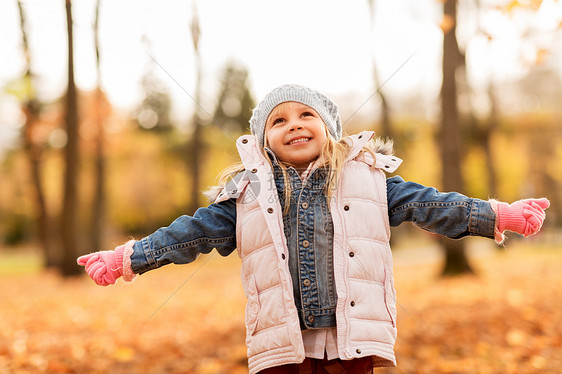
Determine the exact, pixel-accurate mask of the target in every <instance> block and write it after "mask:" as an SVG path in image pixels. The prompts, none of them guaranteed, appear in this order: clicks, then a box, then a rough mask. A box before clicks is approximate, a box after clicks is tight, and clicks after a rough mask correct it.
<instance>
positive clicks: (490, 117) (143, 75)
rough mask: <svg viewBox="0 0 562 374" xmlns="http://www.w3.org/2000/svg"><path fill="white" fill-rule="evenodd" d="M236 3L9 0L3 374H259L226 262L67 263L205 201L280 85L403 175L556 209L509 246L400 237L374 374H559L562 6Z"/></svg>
mask: <svg viewBox="0 0 562 374" xmlns="http://www.w3.org/2000/svg"><path fill="white" fill-rule="evenodd" d="M232 3H236V4H237V5H236V7H234V5H229V4H230V3H229V4H226V2H222V1H219V0H216V1H209V2H202V1H201V2H196V1H195V0H192V1H186V2H180V1H175V2H174V1H163V2H160V3H159V2H152V1H149V0H146V1H144V2H141V1H139V2H130V1H129V2H127V1H114V2H106V1H101V0H89V1H83V2H71V1H70V0H66V1H63V0H51V1H39V0H37V1H33V0H27V1H23V0H3V1H2V2H0V8H1V10H0V14H1V15H0V20H1V23H2V26H1V27H0V40H3V43H2V44H3V45H4V46H5V49H4V51H3V52H2V60H3V61H4V62H2V63H0V284H1V286H0V374H4V373H109V372H111V373H245V372H247V366H246V352H245V346H244V338H245V332H244V302H245V299H244V295H243V292H242V287H241V285H240V281H239V265H240V264H239V260H238V258H237V257H236V255H235V254H233V255H231V256H228V257H226V258H222V257H220V256H219V255H217V254H215V253H213V252H212V253H211V254H208V255H202V256H201V257H200V258H199V259H198V260H197V261H195V262H194V263H192V264H189V265H184V266H174V265H170V266H167V267H166V268H165V269H160V270H157V271H153V272H149V273H147V274H144V275H142V276H140V277H138V278H137V279H136V280H135V281H134V282H133V283H132V284H124V283H123V282H122V281H119V282H118V284H117V285H116V286H111V287H107V288H103V287H98V286H95V285H94V284H93V282H91V280H90V279H89V278H87V277H86V276H85V273H84V272H83V269H82V268H80V267H78V266H77V265H76V262H75V261H76V257H78V256H79V255H81V254H84V253H88V252H91V251H96V250H109V249H112V248H113V247H115V246H116V245H119V244H122V243H123V242H125V241H126V240H128V239H129V238H130V237H134V238H137V239H139V238H141V237H143V236H145V235H148V234H150V233H151V232H153V231H154V230H156V229H157V228H158V227H161V226H166V225H168V224H169V223H170V222H171V221H172V220H174V219H175V218H176V217H177V216H179V215H182V214H192V213H193V212H194V211H195V210H196V208H197V207H199V206H204V205H205V204H207V202H206V201H205V198H204V197H203V195H202V194H201V191H202V190H205V189H206V188H208V187H209V186H212V185H213V184H214V183H216V176H217V175H218V173H219V172H220V171H221V170H222V169H223V168H224V167H226V166H228V165H229V164H231V163H233V162H235V161H236V160H237V153H236V149H235V145H234V140H235V139H236V138H237V137H238V136H239V135H241V134H244V133H248V120H249V117H250V115H251V108H252V107H253V106H254V105H255V103H256V101H257V100H259V99H260V98H261V97H263V95H264V94H265V93H266V92H267V91H268V90H269V89H271V88H273V87H275V86H277V85H279V84H283V83H299V84H305V85H309V86H312V87H314V88H317V89H319V90H321V91H323V92H325V93H326V94H328V95H329V96H330V97H333V98H334V100H335V101H336V102H338V104H339V105H340V109H341V113H342V119H343V121H344V130H345V131H346V132H347V133H354V132H355V131H360V130H364V129H371V130H375V131H376V132H377V133H378V134H379V135H381V136H386V137H390V138H392V139H394V140H395V144H396V154H397V155H398V156H399V157H401V158H402V159H403V160H404V164H403V166H401V168H400V169H399V170H398V172H399V174H400V175H401V176H402V177H404V178H405V179H406V180H412V181H416V182H419V183H422V184H425V185H432V186H436V187H438V188H439V189H440V190H443V191H459V192H463V193H465V194H467V195H470V196H473V197H477V198H481V199H488V198H491V197H493V198H497V199H499V200H502V201H508V202H512V201H515V200H517V199H521V198H526V197H542V196H546V197H548V198H549V199H550V202H551V207H550V208H549V209H548V211H547V220H546V222H545V225H544V227H543V230H542V231H541V233H540V234H538V235H536V236H534V237H532V238H529V239H523V238H521V237H519V236H518V235H515V234H513V233H512V234H511V235H508V240H507V243H506V245H505V246H504V247H498V246H496V245H495V244H494V243H493V242H492V241H490V240H485V239H481V238H480V239H479V238H468V239H466V240H462V241H451V240H443V239H439V238H437V237H434V236H433V235H430V234H428V233H425V232H422V231H421V230H419V229H417V228H415V227H414V226H413V225H410V224H404V225H402V226H401V227H399V228H397V229H393V238H392V240H393V252H394V256H395V264H394V266H395V278H396V288H397V292H398V304H399V307H398V313H399V318H398V319H399V322H398V331H399V334H398V342H397V345H396V354H397V359H398V367H397V368H391V369H377V370H376V371H375V372H377V373H560V372H562V289H561V288H562V271H561V268H562V230H561V229H562V200H561V199H562V192H561V186H562V121H561V119H562V105H561V103H562V69H561V67H562V54H561V53H562V2H560V1H559V0H551V1H546V0H545V1H539V0H520V1H511V0H504V1H500V0H496V1H493V0H480V1H478V0H467V1H458V2H455V1H454V0H442V1H437V0H424V1H421V0H419V1H418V0H401V1H393V2H392V4H393V5H392V6H390V5H388V4H390V2H388V3H385V2H382V1H376V0H370V1H364V2H350V3H349V4H346V3H345V2H341V4H340V2H333V1H328V2H321V1H310V2H296V1H289V2H288V3H287V4H286V5H285V6H283V8H282V9H281V8H279V5H263V4H262V3H259V2H255V1H250V0H247V1H242V2H232ZM352 3H353V4H352ZM357 3H361V4H360V5H358V4H357ZM112 7H115V8H112ZM119 7H121V8H119ZM233 7H234V8H233ZM303 8H304V9H303ZM139 9H140V10H139ZM129 17H130V18H129ZM219 17H223V18H221V20H220V22H217V18H219ZM155 19H156V21H155ZM329 20H337V22H330V21H329ZM230 22H231V23H230ZM111 25H113V26H111ZM115 25H117V26H115ZM139 25H144V26H146V25H148V26H146V27H144V26H143V27H144V28H143V27H140V28H139V27H138V26H139ZM254 25H255V28H254V29H253V30H252V35H251V38H248V39H247V40H246V39H244V40H242V41H236V43H238V44H236V43H235V41H234V39H233V38H236V37H237V36H236V35H238V34H236V32H237V30H247V29H250V30H251V29H252V26H254ZM264 25H265V26H267V27H265V26H264ZM149 26H150V27H149ZM104 27H105V29H104ZM174 27H176V28H177V29H175V30H181V32H175V33H168V34H167V35H165V33H166V32H168V31H167V30H169V29H170V28H172V29H173V28H174ZM355 27H358V28H359V29H360V30H362V31H361V32H357V33H356V35H350V34H349V33H350V32H351V31H350V30H355V29H354V28H355ZM413 27H423V28H424V30H429V31H428V33H427V35H430V36H431V37H432V38H433V39H431V40H429V39H428V40H425V41H424V40H423V38H424V36H420V35H421V34H419V35H417V34H418V33H417V32H416V31H415V29H413ZM50 28H52V29H56V30H59V32H58V34H53V35H58V37H59V39H57V40H54V39H53V38H52V37H49V38H47V37H46V35H51V34H49V30H48V29H50ZM278 29H281V30H282V31H283V32H280V33H276V32H277V31H276V30H278ZM108 30H109V31H108ZM139 30H144V31H143V32H138V33H136V32H137V31H139ZM162 30H164V31H162ZM158 32H161V33H162V32H163V33H164V34H158ZM346 33H347V34H346ZM85 34H86V35H87V36H88V38H89V39H87V38H86V39H85V38H84V35H85ZM340 34H341V35H345V37H342V38H337V37H334V35H335V36H337V35H340ZM159 35H160V36H159ZM162 35H163V36H162ZM325 35H332V37H331V38H327V37H325ZM423 35H426V34H423ZM247 36H248V35H246V37H247ZM121 37H123V38H124V37H130V39H128V42H127V43H122V44H121V45H120V46H119V47H110V46H111V45H112V43H113V42H114V41H115V40H119V38H121ZM161 37H162V38H161ZM416 37H417V38H418V39H416ZM163 38H165V39H163ZM241 38H242V37H241ZM420 38H421V39H420ZM326 39H329V40H328V43H326ZM76 40H79V41H80V42H79V43H77V42H76ZM84 40H86V42H84ZM388 40H390V42H388V43H387V41H388ZM412 40H416V42H415V43H420V44H419V45H413V44H412V43H413V42H411V41H412ZM420 40H421V41H420ZM322 43H324V44H322ZM415 43H414V44H415ZM316 44H320V45H321V48H320V49H319V50H315V49H314V48H315V46H316ZM232 45H236V47H232ZM231 47H232V48H231ZM246 47H248V48H246ZM132 48H137V49H138V50H140V51H141V53H140V55H135V56H134V57H131V56H128V53H129V51H131V50H132ZM344 51H345V52H344ZM335 54H337V55H340V54H342V55H343V56H339V57H342V59H339V60H337V59H336V56H334V55H335ZM139 56H140V57H139ZM217 56H220V58H217ZM319 57H322V58H319ZM131 60H134V63H131V62H130V61H131ZM53 61H55V62H53ZM120 61H128V62H127V63H124V64H121V63H120ZM336 61H337V62H336ZM421 61H425V63H422V62H421ZM428 61H429V63H428ZM504 61H508V62H504ZM356 63H360V65H353V64H356ZM356 66H360V68H361V69H365V71H366V72H368V73H366V74H364V75H363V76H362V77H361V78H360V79H354V78H353V77H354V76H353V70H356ZM86 67H89V73H88V74H86V75H87V79H86V78H83V77H84V76H85V74H84V71H85V70H87V69H86ZM322 69H326V71H329V72H333V74H323V73H320V72H321V71H323V70H322ZM111 74H113V75H111ZM347 75H349V76H347ZM116 77H119V79H121V80H118V79H117V78H116ZM116 82H119V84H116ZM123 82H124V83H123ZM412 82H414V83H412ZM415 82H418V83H415ZM342 84H343V85H345V86H346V87H347V85H349V88H345V89H344V88H342V87H341V86H342ZM119 85H121V86H126V85H129V86H133V87H135V88H134V90H133V91H129V92H127V91H123V92H119V87H118V86H119ZM57 87H58V88H57ZM131 92H133V93H131Z"/></svg>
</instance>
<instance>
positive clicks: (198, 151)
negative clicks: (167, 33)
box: [187, 2, 203, 214]
mask: <svg viewBox="0 0 562 374" xmlns="http://www.w3.org/2000/svg"><path fill="white" fill-rule="evenodd" d="M200 34H201V30H200V29H199V18H198V15H197V9H196V2H193V18H192V20H191V37H192V41H193V50H194V51H195V60H196V75H197V82H196V84H195V95H194V96H195V97H194V99H195V112H194V114H193V135H192V137H191V142H190V144H189V149H188V150H187V151H188V152H189V153H188V160H189V164H190V172H191V174H190V176H189V177H190V180H191V197H190V203H189V208H188V213H189V214H193V213H195V211H196V210H197V209H198V208H199V206H200V205H199V195H200V193H199V188H200V185H201V183H200V176H201V171H200V167H201V160H202V157H201V156H202V153H203V144H202V139H201V138H202V134H201V132H202V128H201V116H200V112H201V111H200V107H201V71H202V68H201V55H200V54H199V37H200Z"/></svg>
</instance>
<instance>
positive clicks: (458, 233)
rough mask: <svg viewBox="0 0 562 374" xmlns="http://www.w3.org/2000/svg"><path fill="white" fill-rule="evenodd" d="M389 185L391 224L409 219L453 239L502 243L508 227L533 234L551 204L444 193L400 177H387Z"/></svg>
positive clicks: (522, 232) (545, 200) (534, 200)
mask: <svg viewBox="0 0 562 374" xmlns="http://www.w3.org/2000/svg"><path fill="white" fill-rule="evenodd" d="M386 186H387V197H388V215H389V220H390V224H391V226H398V225H400V224H401V223H402V222H404V221H410V222H413V223H415V224H416V225H417V226H419V227H421V228H422V229H424V230H427V231H430V232H433V233H437V234H441V235H444V236H447V237H449V238H452V239H460V238H462V237H465V236H468V235H477V236H484V237H487V238H494V239H495V240H496V242H498V243H502V242H503V240H504V236H503V233H504V231H506V230H509V231H513V232H517V233H519V234H521V235H524V236H529V235H533V234H535V233H537V232H538V231H539V230H540V229H541V227H542V223H543V221H544V219H545V212H544V210H545V209H546V208H548V206H549V205H550V203H549V202H548V200H547V199H545V198H542V199H526V200H519V201H516V202H515V203H513V204H507V203H503V202H499V201H495V200H489V201H485V200H480V199H475V198H470V197H467V196H464V195H462V194H460V193H457V192H447V193H442V192H439V191H437V190H436V189H435V188H433V187H425V186H422V185H421V184H417V183H413V182H405V181H404V180H403V179H402V178H401V177H399V176H396V177H392V178H388V179H387V183H386Z"/></svg>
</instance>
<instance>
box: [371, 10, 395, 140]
mask: <svg viewBox="0 0 562 374" xmlns="http://www.w3.org/2000/svg"><path fill="white" fill-rule="evenodd" d="M368 3H369V12H370V22H371V35H372V36H374V35H375V34H374V30H375V14H376V11H375V6H376V4H375V0H368ZM373 43H374V40H373ZM373 82H374V85H375V90H376V92H377V96H378V97H379V100H380V104H381V133H380V134H379V135H381V136H383V137H387V138H389V139H394V136H393V133H392V121H391V119H390V107H389V106H388V101H387V100H386V95H385V94H384V92H383V90H382V84H383V83H382V82H381V80H380V77H379V72H378V69H377V64H376V62H375V60H373Z"/></svg>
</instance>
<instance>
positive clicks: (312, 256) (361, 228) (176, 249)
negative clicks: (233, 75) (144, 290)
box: [78, 85, 549, 374]
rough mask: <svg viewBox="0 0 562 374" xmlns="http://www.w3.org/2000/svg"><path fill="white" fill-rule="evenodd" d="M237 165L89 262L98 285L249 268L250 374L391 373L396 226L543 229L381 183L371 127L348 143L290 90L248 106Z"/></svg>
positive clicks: (310, 94)
mask: <svg viewBox="0 0 562 374" xmlns="http://www.w3.org/2000/svg"><path fill="white" fill-rule="evenodd" d="M250 129H251V132H252V134H253V135H252V136H242V137H240V138H239V139H238V141H237V142H236V143H237V147H238V151H239V153H240V158H241V160H242V167H239V168H238V170H237V171H236V172H232V173H230V174H229V176H230V177H231V178H230V182H229V183H227V184H226V186H224V187H221V188H220V193H215V194H214V196H213V197H212V199H213V200H212V201H213V203H212V204H210V205H209V206H208V207H206V208H200V209H198V210H197V212H195V214H194V216H193V217H189V216H182V217H180V218H178V219H177V220H176V221H174V222H173V223H172V224H171V225H170V226H168V227H166V228H161V229H159V230H157V231H156V232H155V233H153V234H152V235H149V236H147V237H145V238H143V239H142V240H140V241H129V242H128V243H126V244H125V245H122V246H119V247H117V248H116V249H115V250H114V251H102V252H97V253H92V254H89V255H86V256H82V257H80V258H79V259H78V263H79V264H80V265H85V267H86V271H87V272H88V274H89V275H90V277H91V278H92V279H93V280H94V281H95V282H96V283H97V284H99V285H103V286H107V285H109V284H113V283H115V281H116V280H117V279H118V278H119V277H121V276H122V277H123V278H124V279H125V280H126V281H131V280H132V279H133V278H134V277H135V274H142V273H144V272H146V271H148V270H152V269H156V268H158V267H161V266H163V265H166V264H169V263H176V264H185V263H189V262H191V261H194V260H195V259H196V258H197V256H198V255H199V254H200V253H209V252H210V251H211V250H212V249H213V248H215V249H216V250H217V251H218V252H219V253H220V254H221V255H223V256H227V255H228V254H230V253H231V252H232V251H234V249H237V252H238V255H239V256H240V258H241V261H242V271H241V273H242V283H243V288H244V292H245V294H246V297H247V299H248V301H247V305H246V317H245V318H246V329H247V335H246V345H247V348H248V365H249V371H250V373H252V374H253V373H258V372H259V373H305V372H306V373H372V370H373V367H377V366H395V365H396V361H395V357H394V343H395V340H396V295H395V290H394V281H393V275H392V256H391V251H390V246H389V239H390V226H398V225H399V224H400V223H402V222H404V221H411V222H414V223H415V224H416V225H417V226H419V227H421V228H422V229H424V230H427V231H430V232H434V233H439V234H441V235H445V236H447V237H450V238H455V239H459V238H462V237H465V236H467V235H477V236H483V237H488V238H495V239H496V241H497V242H502V241H503V232H504V231H505V230H511V231H514V232H517V233H520V234H522V235H524V236H529V235H532V234H535V233H536V232H538V231H539V230H540V228H541V225H542V223H543V221H544V218H545V213H544V209H546V208H547V207H548V206H549V202H548V200H547V199H528V200H521V201H517V202H515V203H513V204H511V205H510V204H507V203H502V202H498V201H494V200H490V201H483V200H479V199H473V198H468V197H466V196H463V195H461V194H458V193H455V192H452V193H440V192H438V191H437V190H435V189H434V188H431V187H424V186H421V185H419V184H416V183H412V182H405V181H404V180H403V179H402V178H400V177H399V176H395V177H392V178H388V179H387V178H386V177H385V174H384V172H393V171H394V170H396V168H397V167H398V166H399V165H400V163H401V162H402V161H401V160H400V159H399V158H397V157H395V156H393V155H392V144H390V143H384V142H381V141H379V140H372V138H373V133H372V132H370V131H363V132H361V133H359V134H357V135H353V136H349V137H346V138H344V139H341V137H342V125H341V120H340V117H339V114H338V110H337V107H336V105H335V104H334V103H333V102H332V101H331V100H330V99H329V98H327V97H326V96H324V95H322V94H321V93H319V92H316V91H314V90H312V89H309V88H306V87H301V86H295V85H285V86H281V87H278V88H276V89H274V90H273V91H272V92H270V93H269V94H268V95H267V96H266V97H265V98H264V99H263V101H262V102H261V103H259V105H258V106H257V107H256V108H255V109H254V112H253V116H252V119H251V120H250Z"/></svg>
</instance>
